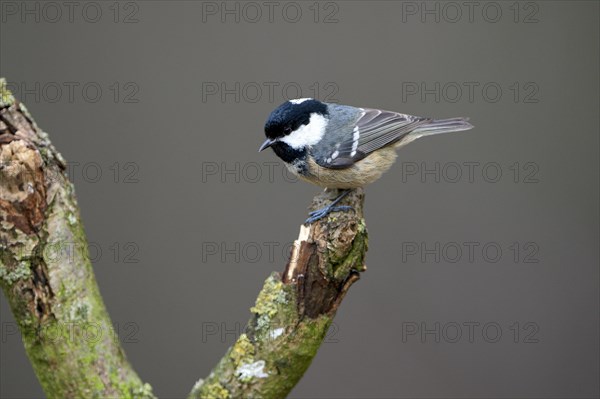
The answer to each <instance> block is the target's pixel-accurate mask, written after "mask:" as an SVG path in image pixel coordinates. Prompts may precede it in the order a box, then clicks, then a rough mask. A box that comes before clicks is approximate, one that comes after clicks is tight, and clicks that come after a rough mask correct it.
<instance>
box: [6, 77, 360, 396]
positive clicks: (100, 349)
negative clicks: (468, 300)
mask: <svg viewBox="0 0 600 399" xmlns="http://www.w3.org/2000/svg"><path fill="white" fill-rule="evenodd" d="M331 194H332V193H322V194H320V195H318V196H317V197H315V199H314V200H313V205H312V209H316V208H318V207H321V206H323V205H325V204H327V203H328V202H329V201H330V200H331V198H330V197H331ZM333 194H335V192H334V193H333ZM363 201H364V194H363V191H362V190H360V189H359V190H355V191H353V192H352V193H351V194H350V195H348V196H346V198H345V199H344V200H343V203H344V204H345V205H350V206H352V207H353V208H354V211H349V212H343V213H333V214H331V215H329V216H328V217H326V218H324V219H322V220H320V221H318V222H316V223H314V224H312V225H310V226H304V225H303V226H302V227H301V229H300V235H299V237H298V239H297V240H296V241H295V244H294V247H293V250H292V253H291V255H290V260H289V263H288V265H287V266H286V269H285V271H284V273H283V275H280V274H278V273H273V274H272V275H271V276H269V278H268V279H267V280H266V282H265V285H264V287H263V289H262V291H261V292H260V293H259V295H258V298H257V300H256V304H255V306H254V307H252V308H251V309H250V310H251V313H252V316H251V319H250V322H249V323H248V327H247V329H246V331H245V333H244V334H242V335H241V336H240V338H239V339H238V340H237V342H236V343H235V344H234V345H233V346H232V347H231V348H230V349H229V350H228V351H227V353H226V354H225V356H224V357H223V359H221V361H220V362H219V363H218V365H217V366H216V367H215V368H214V370H213V371H212V372H211V374H210V375H209V376H208V377H207V378H206V379H205V380H200V381H198V382H197V383H196V384H195V385H194V387H193V389H192V392H191V393H190V397H191V398H283V397H285V396H286V395H287V394H288V393H289V392H290V391H291V389H292V388H293V387H294V386H295V385H296V384H297V383H298V381H299V380H300V378H301V377H302V375H303V374H304V372H305V371H306V369H307V368H308V367H309V365H310V363H311V361H312V359H313V357H314V356H315V354H316V353H317V350H318V349H319V346H320V345H321V343H322V342H323V340H324V338H325V335H326V333H327V330H328V328H329V326H330V325H331V322H332V320H333V317H334V316H335V313H336V310H337V308H338V306H339V305H340V303H341V301H342V299H343V298H344V296H345V294H346V292H347V291H348V288H349V287H350V286H351V285H352V284H353V283H354V282H355V281H356V280H358V278H359V273H360V272H362V271H364V270H365V266H364V257H365V253H366V250H367V231H366V227H365V224H364V219H363V217H362V205H363ZM0 286H1V287H2V289H3V291H4V294H5V296H6V298H7V300H8V302H9V304H10V307H11V310H12V312H13V314H14V317H15V319H16V320H17V323H18V325H19V328H20V331H21V335H22V338H23V343H24V345H25V350H26V352H27V356H28V357H29V360H30V361H31V364H32V365H33V369H34V371H35V373H36V375H37V377H38V379H39V381H40V383H41V385H42V388H43V390H44V392H45V393H46V395H47V397H49V398H61V399H62V398H82V397H85V398H88V397H95V398H108V397H111V398H154V395H153V393H152V388H151V387H150V385H148V384H144V383H143V382H142V381H141V380H140V378H139V377H138V376H137V374H136V373H135V371H134V370H133V369H132V368H131V366H130V365H129V363H128V361H127V359H126V357H125V354H124V352H123V350H122V348H121V346H120V345H119V342H118V338H117V335H116V334H115V332H114V330H113V327H112V323H111V321H110V318H109V316H108V313H107V311H106V308H105V306H104V303H103V301H102V297H101V296H100V293H99V289H98V286H97V283H96V280H95V278H94V274H93V271H92V265H91V262H90V259H89V256H88V248H87V241H86V238H85V233H84V231H83V226H82V223H81V220H80V216H79V209H78V206H77V201H76V198H75V192H74V188H73V185H72V184H71V183H70V182H69V180H68V177H67V175H66V163H65V161H64V159H63V158H62V156H61V155H60V154H59V153H58V152H57V151H56V149H55V148H54V147H53V146H52V144H51V143H50V141H49V138H48V135H47V134H46V133H44V132H43V131H42V130H41V129H40V128H39V127H38V126H37V125H36V123H35V122H34V120H33V118H32V117H31V115H30V114H29V112H28V111H27V109H26V108H25V106H24V105H23V104H22V103H19V102H18V101H17V100H15V99H14V98H13V96H12V94H11V93H10V92H9V91H8V90H7V89H6V84H5V81H4V80H3V79H0Z"/></svg>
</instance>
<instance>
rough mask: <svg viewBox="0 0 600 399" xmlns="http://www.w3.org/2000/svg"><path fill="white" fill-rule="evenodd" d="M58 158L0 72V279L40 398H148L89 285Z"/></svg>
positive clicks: (70, 192) (82, 241)
mask: <svg viewBox="0 0 600 399" xmlns="http://www.w3.org/2000/svg"><path fill="white" fill-rule="evenodd" d="M65 169H66V167H65V161H64V159H63V158H62V157H61V155H60V154H59V153H58V152H57V151H56V149H55V148H54V147H53V146H52V144H51V143H50V141H49V139H48V135H47V134H46V133H44V132H43V131H42V130H41V129H40V128H39V127H38V126H37V125H36V124H35V122H34V120H33V119H32V118H31V116H30V115H29V113H28V111H27V109H26V108H25V106H24V105H23V104H22V103H19V102H17V101H16V100H15V99H14V98H13V97H12V95H11V93H10V92H9V91H8V90H7V89H6V86H5V81H4V80H1V79H0V193H1V195H0V251H1V252H0V286H2V289H3V291H4V294H5V296H6V298H7V300H8V302H9V304H10V307H11V309H12V312H13V314H14V317H15V319H16V321H17V323H18V325H19V328H20V331H21V336H22V339H23V344H24V345H25V350H26V352H27V356H28V357H29V360H30V361H31V364H32V365H33V369H34V371H35V373H36V375H37V378H38V380H39V381H40V383H41V385H42V388H43V390H44V392H45V393H46V396H47V397H49V398H92V397H97V398H109V397H110V398H153V397H154V396H153V394H152V389H151V387H150V385H148V384H144V383H142V381H141V380H140V379H139V377H138V376H137V374H136V373H135V371H134V370H133V369H132V368H131V366H130V365H129V363H128V362H127V359H126V358H125V354H124V352H123V350H122V348H121V346H120V345H119V341H118V338H117V335H116V334H115V332H114V330H113V326H112V323H111V321H110V318H109V316H108V313H107V312H106V308H105V306H104V303H103V301H102V298H101V296H100V293H99V291H98V286H97V284H96V280H95V278H94V274H93V271H92V265H91V262H90V259H89V256H88V249H87V241H86V238H85V234H84V232H83V227H82V224H81V220H80V216H79V209H78V207H77V202H76V199H75V193H74V189H73V185H72V184H71V183H70V182H69V180H68V177H67V175H66V173H65Z"/></svg>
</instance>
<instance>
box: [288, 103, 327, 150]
mask: <svg viewBox="0 0 600 399" xmlns="http://www.w3.org/2000/svg"><path fill="white" fill-rule="evenodd" d="M325 127H327V119H326V118H325V117H324V116H323V115H319V114H317V113H316V112H313V113H312V114H310V119H309V122H308V124H307V125H302V126H300V127H299V128H298V129H296V130H294V131H293V132H292V133H290V134H288V135H287V136H285V137H283V138H281V139H280V140H281V141H282V142H284V143H286V144H287V145H289V146H290V147H292V148H293V149H295V150H298V149H300V148H304V147H306V146H308V145H315V144H317V143H318V142H319V141H321V139H322V138H323V135H325Z"/></svg>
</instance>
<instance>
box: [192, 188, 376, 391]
mask: <svg viewBox="0 0 600 399" xmlns="http://www.w3.org/2000/svg"><path fill="white" fill-rule="evenodd" d="M333 194H334V195H333V197H335V196H336V195H337V193H336V192H335V191H334V192H333ZM330 197H332V195H331V193H326V192H324V193H322V194H320V195H318V196H317V197H315V199H314V200H313V204H312V206H311V209H313V210H314V209H318V208H321V207H322V206H323V205H326V204H327V203H329V202H330V200H331V198H330ZM363 201H364V193H363V191H362V189H358V190H354V191H353V192H352V193H350V194H349V195H347V196H346V198H344V200H343V204H344V205H350V206H352V207H353V208H354V211H350V212H343V213H333V214H331V215H330V216H328V217H327V218H324V219H322V220H320V221H318V222H316V223H313V224H312V225H310V226H305V225H303V226H302V227H301V228H300V234H299V236H298V239H297V240H296V241H295V242H294V247H293V249H292V254H291V255H290V260H289V263H288V265H287V267H286V269H285V272H284V273H283V275H279V274H278V273H273V274H272V275H271V276H270V277H269V278H268V279H267V281H266V282H265V285H264V287H263V289H262V291H261V292H260V294H259V295H258V298H257V299H256V304H255V305H254V307H253V308H251V309H250V311H251V312H252V317H251V319H250V321H249V322H248V324H247V327H246V331H245V333H244V334H242V335H241V336H240V338H239V339H238V340H237V342H236V343H235V344H234V345H233V346H232V347H231V348H230V349H229V350H228V351H227V353H226V354H225V356H224V357H223V358H222V359H221V361H220V362H219V364H218V365H217V366H216V367H215V368H214V370H213V371H212V372H211V373H210V375H209V376H208V378H206V380H200V381H198V383H197V384H196V386H194V388H193V390H192V393H191V394H190V398H219V399H226V398H263V399H267V398H284V397H286V396H287V394H288V393H289V392H290V391H291V390H292V388H293V387H294V386H295V385H296V384H297V383H298V381H300V378H302V375H303V374H304V372H305V371H306V370H307V369H308V366H310V363H311V362H312V359H313V358H314V356H315V355H316V354H317V351H318V349H319V347H320V346H321V343H322V342H323V340H324V338H325V335H326V334H327V330H328V329H329V326H330V325H331V322H332V320H333V318H334V316H335V313H336V311H337V309H338V306H339V305H340V303H341V301H342V299H343V298H344V296H345V295H346V292H347V291H348V288H350V286H351V285H352V284H353V283H354V282H355V281H356V280H358V279H359V273H360V272H362V271H364V270H365V269H366V267H365V265H364V258H365V253H366V251H367V230H366V227H365V223H364V219H363V217H362V206H363Z"/></svg>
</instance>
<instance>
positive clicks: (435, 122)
mask: <svg viewBox="0 0 600 399" xmlns="http://www.w3.org/2000/svg"><path fill="white" fill-rule="evenodd" d="M468 121H469V118H464V117H457V118H449V119H433V118H428V117H421V116H414V115H408V114H403V113H399V112H393V111H385V110H381V109H374V108H364V107H354V106H350V105H341V104H336V103H327V102H321V101H319V100H317V99H314V98H299V99H291V100H288V101H286V102H284V103H283V104H281V105H280V106H278V107H277V108H275V109H274V110H273V111H272V112H271V114H270V115H269V117H268V118H267V121H266V122H265V127H264V131H265V136H266V140H265V141H264V142H263V143H262V145H261V146H260V148H259V149H258V151H259V152H261V151H264V150H265V149H267V148H271V149H272V150H273V152H274V153H275V154H276V155H277V156H278V157H279V158H280V159H281V160H282V161H283V162H284V164H285V166H286V167H287V168H288V169H289V170H290V171H291V172H292V173H293V174H294V175H296V176H298V177H299V178H300V179H302V180H304V181H307V182H309V183H313V184H315V185H317V186H321V187H324V188H325V189H338V190H341V194H340V195H338V197H337V198H335V199H334V200H333V201H332V202H331V203H330V204H329V205H327V206H326V207H324V208H322V209H318V210H316V211H313V212H310V213H309V218H308V219H306V221H305V223H307V224H311V223H313V222H315V221H317V220H319V219H321V218H323V217H325V216H327V215H328V214H329V213H331V212H339V211H347V210H350V209H352V208H351V207H349V206H337V204H338V203H339V202H340V201H341V200H342V199H343V198H344V197H345V196H346V195H347V194H348V193H349V192H350V191H351V190H352V189H355V188H358V187H363V186H365V185H367V184H370V183H373V182H374V181H376V180H377V179H379V178H380V177H381V175H382V174H383V173H384V172H386V171H387V170H388V169H390V167H391V166H392V165H393V163H394V162H395V160H396V157H397V154H396V151H397V150H398V149H399V148H401V147H404V146H405V145H407V144H409V143H411V142H413V141H414V140H416V139H418V138H421V137H425V136H431V135H436V134H441V133H449V132H460V131H465V130H469V129H472V128H473V125H471V124H470V123H469V122H468Z"/></svg>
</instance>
